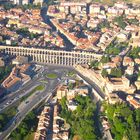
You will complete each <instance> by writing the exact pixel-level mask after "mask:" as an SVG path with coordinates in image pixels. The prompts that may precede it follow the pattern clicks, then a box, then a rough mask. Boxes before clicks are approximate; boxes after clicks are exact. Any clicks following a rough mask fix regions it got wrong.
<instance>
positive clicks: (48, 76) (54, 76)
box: [46, 73, 57, 79]
mask: <svg viewBox="0 0 140 140" xmlns="http://www.w3.org/2000/svg"><path fill="white" fill-rule="evenodd" d="M46 76H47V78H50V79H55V78H57V75H56V74H55V73H49V74H46Z"/></svg>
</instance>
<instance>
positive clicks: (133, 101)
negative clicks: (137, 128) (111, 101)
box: [126, 95, 140, 109]
mask: <svg viewBox="0 0 140 140" xmlns="http://www.w3.org/2000/svg"><path fill="white" fill-rule="evenodd" d="M126 100H127V101H128V102H129V103H130V105H132V106H133V107H134V108H136V109H138V108H140V102H139V101H138V100H137V99H135V98H134V97H133V96H131V95H128V96H127V98H126Z"/></svg>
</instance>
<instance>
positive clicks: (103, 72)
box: [101, 69, 108, 77]
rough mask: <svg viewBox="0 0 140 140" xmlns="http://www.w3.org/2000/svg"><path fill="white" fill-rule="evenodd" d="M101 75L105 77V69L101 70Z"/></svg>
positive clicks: (106, 73)
mask: <svg viewBox="0 0 140 140" xmlns="http://www.w3.org/2000/svg"><path fill="white" fill-rule="evenodd" d="M101 75H102V76H103V77H107V75H108V72H107V71H106V69H103V70H102V73H101Z"/></svg>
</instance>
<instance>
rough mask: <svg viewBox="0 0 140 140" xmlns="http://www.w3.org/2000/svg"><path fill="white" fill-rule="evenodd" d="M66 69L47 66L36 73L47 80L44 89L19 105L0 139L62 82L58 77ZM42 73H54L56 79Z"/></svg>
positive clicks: (64, 72) (7, 134)
mask: <svg viewBox="0 0 140 140" xmlns="http://www.w3.org/2000/svg"><path fill="white" fill-rule="evenodd" d="M66 71H67V70H66V69H64V68H61V67H57V68H56V67H49V69H47V70H46V69H45V70H44V72H43V73H40V74H39V75H38V77H39V79H40V78H44V80H47V81H48V82H47V84H46V85H45V87H46V88H45V90H44V91H43V92H38V93H35V94H34V95H32V97H29V98H28V99H27V100H28V102H27V103H25V104H24V105H22V107H20V110H19V112H18V113H17V114H16V115H15V117H14V118H13V119H12V120H11V121H10V122H9V123H8V124H7V126H6V127H5V129H4V131H3V132H2V134H1V135H0V140H4V139H5V138H7V137H8V136H9V134H10V133H11V132H12V131H13V130H14V129H15V128H16V127H17V126H18V125H19V124H20V122H21V121H22V120H23V119H24V118H25V116H26V115H27V113H28V112H30V111H31V110H32V109H33V108H34V107H35V106H36V105H38V104H39V103H40V102H41V101H43V100H45V99H46V98H47V97H48V96H50V95H51V94H52V93H53V92H54V91H55V89H56V87H57V86H58V85H59V84H60V83H61V82H62V81H61V80H60V79H61V78H62V77H63V76H65V74H66ZM44 73H56V74H57V78H56V79H49V78H47V77H45V76H44Z"/></svg>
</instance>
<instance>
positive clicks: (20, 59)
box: [12, 56, 28, 65]
mask: <svg viewBox="0 0 140 140" xmlns="http://www.w3.org/2000/svg"><path fill="white" fill-rule="evenodd" d="M27 63H28V57H25V56H17V57H16V58H15V59H13V60H12V64H16V65H19V64H27Z"/></svg>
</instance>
